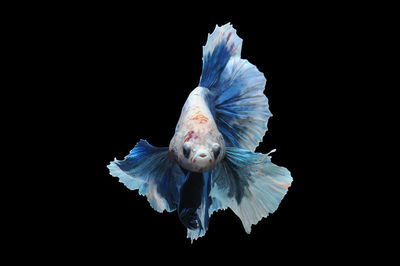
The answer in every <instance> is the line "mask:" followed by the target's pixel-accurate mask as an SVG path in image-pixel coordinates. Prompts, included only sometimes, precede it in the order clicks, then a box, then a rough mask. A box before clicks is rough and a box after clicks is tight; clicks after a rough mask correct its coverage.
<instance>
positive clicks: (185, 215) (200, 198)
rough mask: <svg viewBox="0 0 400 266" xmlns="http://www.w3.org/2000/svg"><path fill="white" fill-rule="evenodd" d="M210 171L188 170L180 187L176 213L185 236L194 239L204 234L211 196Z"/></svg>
mask: <svg viewBox="0 0 400 266" xmlns="http://www.w3.org/2000/svg"><path fill="white" fill-rule="evenodd" d="M210 178H211V176H210V172H204V173H195V172H188V173H187V175H186V178H185V182H184V183H183V185H182V186H181V188H180V199H179V205H178V215H179V219H180V220H181V222H182V223H183V224H184V225H185V227H186V228H187V230H188V231H187V237H188V238H190V239H191V241H192V243H193V240H196V239H197V238H199V237H202V236H204V235H205V233H206V232H207V229H208V223H209V212H208V211H209V208H210V205H211V198H210V196H209V194H210V189H211V186H210V185H211V182H210Z"/></svg>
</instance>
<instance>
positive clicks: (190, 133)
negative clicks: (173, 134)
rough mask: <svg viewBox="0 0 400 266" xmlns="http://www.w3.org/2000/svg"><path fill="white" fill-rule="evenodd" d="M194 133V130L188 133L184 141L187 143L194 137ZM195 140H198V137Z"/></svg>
mask: <svg viewBox="0 0 400 266" xmlns="http://www.w3.org/2000/svg"><path fill="white" fill-rule="evenodd" d="M193 133H194V131H193V130H190V131H189V132H188V133H186V135H185V140H184V141H185V142H187V141H189V140H190V139H191V138H192V137H193ZM195 138H197V136H196V137H195Z"/></svg>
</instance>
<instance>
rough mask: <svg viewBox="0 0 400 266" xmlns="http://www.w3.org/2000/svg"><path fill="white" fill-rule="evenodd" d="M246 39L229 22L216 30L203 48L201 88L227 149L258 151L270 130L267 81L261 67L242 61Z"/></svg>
mask: <svg viewBox="0 0 400 266" xmlns="http://www.w3.org/2000/svg"><path fill="white" fill-rule="evenodd" d="M241 49H242V39H241V38H240V37H239V36H237V34H236V30H235V29H234V28H233V27H232V25H230V24H229V23H228V24H226V25H224V26H221V27H218V26H217V27H216V28H215V30H214V32H213V33H212V34H211V35H209V37H208V40H207V44H206V46H205V47H203V72H202V75H201V79H200V83H199V86H201V87H205V88H208V89H209V90H210V91H211V95H210V97H208V104H209V107H210V110H211V111H212V112H213V114H214V118H215V121H216V123H217V126H218V129H219V131H220V132H221V133H222V135H223V136H224V139H225V142H226V144H227V146H232V147H239V148H245V149H248V150H251V151H254V150H255V148H256V147H257V146H258V144H259V143H260V142H261V141H262V139H263V137H264V134H265V132H266V131H267V123H268V119H269V118H270V117H271V116H272V114H271V112H270V111H269V108H268V107H269V106H268V99H267V97H266V96H265V95H264V88H265V84H266V79H265V77H264V75H263V73H261V72H260V71H259V70H258V69H257V67H255V66H254V65H252V64H251V63H249V62H248V61H247V60H245V59H241V58H240V57H241Z"/></svg>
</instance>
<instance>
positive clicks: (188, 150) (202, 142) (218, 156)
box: [173, 131, 225, 172]
mask: <svg viewBox="0 0 400 266" xmlns="http://www.w3.org/2000/svg"><path fill="white" fill-rule="evenodd" d="M188 134H191V131H188V133H187V134H185V137H183V138H182V139H181V140H178V141H177V143H176V144H177V145H175V147H174V148H173V149H174V153H175V154H176V157H177V159H178V163H179V164H180V165H181V166H182V167H183V168H185V169H187V170H189V171H192V172H207V171H210V170H211V169H213V168H214V167H215V166H216V165H217V164H218V163H219V162H220V161H221V160H222V158H223V157H224V155H225V143H224V140H223V137H222V135H221V134H219V132H218V134H205V135H203V136H201V135H202V134H199V135H195V136H194V137H191V138H188V137H187V135H188ZM192 134H196V133H192Z"/></svg>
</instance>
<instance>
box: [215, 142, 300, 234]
mask: <svg viewBox="0 0 400 266" xmlns="http://www.w3.org/2000/svg"><path fill="white" fill-rule="evenodd" d="M211 175H212V180H213V182H212V184H211V193H210V196H211V197H212V198H215V199H217V200H218V202H219V203H220V206H219V207H220V208H226V207H229V208H231V209H232V211H233V212H234V213H235V214H236V215H237V216H239V218H240V220H241V221H242V223H243V226H244V228H245V231H246V232H247V233H250V232H251V226H252V225H253V224H257V223H258V221H260V220H261V219H262V218H263V217H267V216H268V215H269V214H270V213H273V212H274V211H275V210H276V209H277V208H278V206H279V204H280V202H281V201H282V199H283V197H284V196H285V194H286V192H287V190H288V188H289V187H290V185H291V183H292V180H293V179H292V177H291V175H290V172H289V171H288V170H287V169H286V168H284V167H280V166H277V165H275V164H273V163H272V162H271V157H270V156H268V155H267V154H261V153H254V152H251V151H249V150H245V149H240V148H233V147H227V150H226V157H225V159H224V160H223V161H222V162H221V163H220V164H219V165H218V166H217V167H216V168H215V169H214V170H213V171H212V173H211Z"/></svg>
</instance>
